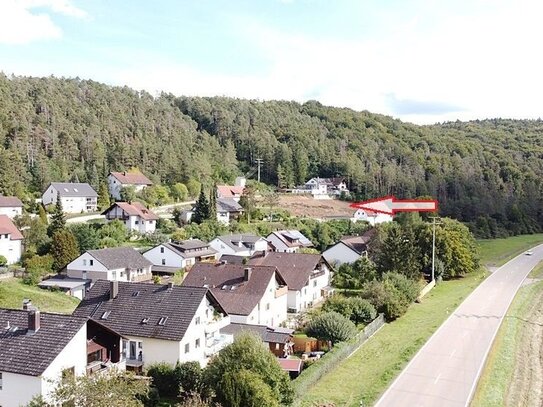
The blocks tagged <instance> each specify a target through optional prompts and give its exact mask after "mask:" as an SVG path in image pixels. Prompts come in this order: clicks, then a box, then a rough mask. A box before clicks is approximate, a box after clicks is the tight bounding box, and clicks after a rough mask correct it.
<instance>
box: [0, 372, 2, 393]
mask: <svg viewBox="0 0 543 407" xmlns="http://www.w3.org/2000/svg"><path fill="white" fill-rule="evenodd" d="M0 390H2V373H1V372H0Z"/></svg>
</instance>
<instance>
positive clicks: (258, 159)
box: [255, 158, 264, 182]
mask: <svg viewBox="0 0 543 407" xmlns="http://www.w3.org/2000/svg"><path fill="white" fill-rule="evenodd" d="M255 161H256V164H257V165H258V176H257V180H258V182H260V165H261V164H262V163H263V162H264V160H262V158H255Z"/></svg>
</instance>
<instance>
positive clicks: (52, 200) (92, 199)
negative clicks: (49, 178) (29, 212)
mask: <svg viewBox="0 0 543 407" xmlns="http://www.w3.org/2000/svg"><path fill="white" fill-rule="evenodd" d="M58 196H60V200H61V202H62V210H63V211H64V212H66V213H81V212H93V211H96V209H97V207H98V194H97V193H96V191H95V190H94V189H93V188H92V187H91V186H90V185H89V184H86V183H74V182H52V183H51V184H50V185H49V186H48V187H47V189H46V190H45V192H44V193H43V195H42V197H41V200H42V203H43V204H44V205H45V206H47V205H51V204H56V202H57V197H58Z"/></svg>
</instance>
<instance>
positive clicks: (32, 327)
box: [28, 309, 40, 335]
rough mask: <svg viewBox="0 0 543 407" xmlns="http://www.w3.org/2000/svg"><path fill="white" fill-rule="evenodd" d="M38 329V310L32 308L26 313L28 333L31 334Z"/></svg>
mask: <svg viewBox="0 0 543 407" xmlns="http://www.w3.org/2000/svg"><path fill="white" fill-rule="evenodd" d="M39 330H40V311H38V310H37V309H33V310H31V311H29V313H28V334H29V335H32V334H34V333H36V332H38V331H39Z"/></svg>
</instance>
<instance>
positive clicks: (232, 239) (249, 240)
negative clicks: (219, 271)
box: [218, 233, 264, 252]
mask: <svg viewBox="0 0 543 407" xmlns="http://www.w3.org/2000/svg"><path fill="white" fill-rule="evenodd" d="M218 239H219V240H221V241H223V242H224V243H225V244H226V245H228V246H229V247H230V248H232V249H233V250H234V251H236V252H240V251H245V250H247V249H248V248H249V245H253V244H254V243H256V242H258V241H259V240H261V239H262V240H264V238H263V237H260V236H258V235H254V234H251V233H247V234H236V235H223V236H219V237H218ZM239 242H241V247H240V246H239V245H238V243H239Z"/></svg>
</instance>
